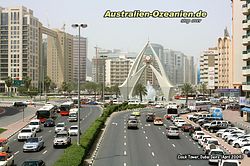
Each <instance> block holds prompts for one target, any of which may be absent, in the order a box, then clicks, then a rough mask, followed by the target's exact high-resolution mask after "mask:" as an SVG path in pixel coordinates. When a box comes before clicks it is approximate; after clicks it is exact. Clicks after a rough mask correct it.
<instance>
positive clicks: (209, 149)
mask: <svg viewBox="0 0 250 166" xmlns="http://www.w3.org/2000/svg"><path fill="white" fill-rule="evenodd" d="M218 148H219V146H218V145H215V144H208V145H206V146H204V151H205V154H206V155H208V154H209V152H210V151H211V150H212V149H218Z"/></svg>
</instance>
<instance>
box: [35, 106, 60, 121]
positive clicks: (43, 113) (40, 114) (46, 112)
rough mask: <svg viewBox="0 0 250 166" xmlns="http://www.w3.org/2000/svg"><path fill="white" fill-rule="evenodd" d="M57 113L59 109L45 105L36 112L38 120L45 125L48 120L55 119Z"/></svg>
mask: <svg viewBox="0 0 250 166" xmlns="http://www.w3.org/2000/svg"><path fill="white" fill-rule="evenodd" d="M56 111H57V108H56V107H55V106H54V105H45V106H43V107H42V108H40V109H39V110H37V111H36V118H37V119H39V120H40V121H41V123H44V122H45V121H46V119H49V118H52V119H55V118H56Z"/></svg>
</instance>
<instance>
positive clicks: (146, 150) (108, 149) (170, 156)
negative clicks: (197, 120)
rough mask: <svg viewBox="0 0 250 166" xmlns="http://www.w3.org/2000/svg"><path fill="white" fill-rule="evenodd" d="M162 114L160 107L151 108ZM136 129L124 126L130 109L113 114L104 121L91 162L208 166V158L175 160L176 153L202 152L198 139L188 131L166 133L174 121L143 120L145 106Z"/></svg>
mask: <svg viewBox="0 0 250 166" xmlns="http://www.w3.org/2000/svg"><path fill="white" fill-rule="evenodd" d="M154 111H155V112H156V116H160V117H163V116H164V114H165V113H164V111H163V110H160V109H158V110H154ZM141 112H142V113H141V116H140V117H139V121H140V123H139V129H138V130H131V129H127V128H126V121H127V119H128V116H129V114H130V113H131V112H122V113H118V114H116V115H114V116H113V117H112V119H111V120H110V123H109V124H108V125H107V129H106V132H105V136H104V140H103V142H102V144H101V146H100V149H99V151H98V153H97V157H96V159H95V161H94V163H93V165H94V166H104V165H107V166H118V165H122V166H207V165H209V164H208V161H207V160H178V159H177V155H178V154H194V155H195V154H197V155H199V154H204V153H203V151H202V149H201V148H200V147H199V145H198V143H197V142H194V141H193V140H192V139H191V137H190V136H189V135H188V133H183V132H182V133H181V135H180V139H169V138H167V137H166V129H165V128H166V126H170V125H173V124H172V123H171V122H170V121H167V120H164V125H163V126H154V124H153V123H152V122H146V120H145V119H146V118H145V115H146V113H147V111H146V110H142V111H141Z"/></svg>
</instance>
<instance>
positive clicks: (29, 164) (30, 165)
mask: <svg viewBox="0 0 250 166" xmlns="http://www.w3.org/2000/svg"><path fill="white" fill-rule="evenodd" d="M22 166H46V165H45V162H44V161H43V160H27V161H24V162H23V164H22Z"/></svg>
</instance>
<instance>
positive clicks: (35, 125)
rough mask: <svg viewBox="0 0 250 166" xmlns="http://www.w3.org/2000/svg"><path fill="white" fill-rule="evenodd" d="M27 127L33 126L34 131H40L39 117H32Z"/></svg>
mask: <svg viewBox="0 0 250 166" xmlns="http://www.w3.org/2000/svg"><path fill="white" fill-rule="evenodd" d="M29 128H35V130H36V132H38V131H42V123H41V122H40V120H39V119H33V120H31V121H30V123H29Z"/></svg>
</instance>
